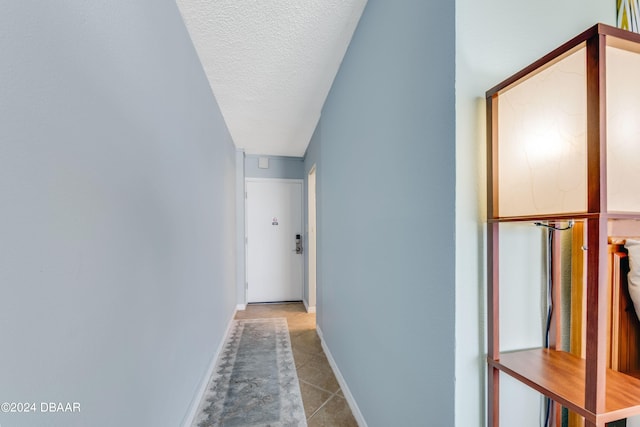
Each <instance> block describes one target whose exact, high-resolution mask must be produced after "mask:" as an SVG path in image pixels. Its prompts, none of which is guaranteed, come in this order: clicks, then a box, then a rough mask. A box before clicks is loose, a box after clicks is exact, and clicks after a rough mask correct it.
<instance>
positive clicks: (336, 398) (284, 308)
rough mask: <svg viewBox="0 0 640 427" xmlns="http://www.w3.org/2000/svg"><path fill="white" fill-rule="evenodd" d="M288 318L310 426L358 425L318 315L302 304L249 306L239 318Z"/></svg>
mask: <svg viewBox="0 0 640 427" xmlns="http://www.w3.org/2000/svg"><path fill="white" fill-rule="evenodd" d="M269 317H285V318H286V319H287V323H288V324H289V335H290V337H291V347H292V350H293V357H294V359H295V363H296V369H297V373H298V379H299V380H300V391H301V393H302V402H303V404H304V411H305V415H306V417H307V423H308V425H309V427H335V426H339V427H351V426H354V427H357V425H358V424H357V423H356V420H355V418H354V417H353V415H352V413H351V410H350V409H349V405H348V404H347V401H346V399H345V398H344V395H343V394H342V390H340V386H339V384H338V381H337V380H336V378H335V375H334V374H333V371H332V370H331V366H330V365H329V362H328V361H327V357H326V356H325V354H324V351H323V350H322V345H321V343H320V338H319V337H318V334H317V333H316V329H315V328H316V315H315V313H307V312H306V311H305V309H304V306H303V305H302V304H300V303H290V304H256V305H248V306H247V309H246V310H245V311H238V312H237V314H236V319H257V318H269Z"/></svg>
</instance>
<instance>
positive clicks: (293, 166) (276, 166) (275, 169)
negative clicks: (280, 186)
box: [244, 154, 304, 179]
mask: <svg viewBox="0 0 640 427" xmlns="http://www.w3.org/2000/svg"><path fill="white" fill-rule="evenodd" d="M260 157H267V158H269V169H260V168H259V167H258V159H259V158H260ZM244 168H245V172H244V173H245V175H244V176H245V178H279V179H303V178H304V162H303V160H302V157H284V156H256V155H253V154H247V155H246V156H245V159H244Z"/></svg>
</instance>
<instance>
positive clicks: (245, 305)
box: [236, 304, 247, 311]
mask: <svg viewBox="0 0 640 427" xmlns="http://www.w3.org/2000/svg"><path fill="white" fill-rule="evenodd" d="M246 309H247V304H238V305H237V306H236V311H245V310H246Z"/></svg>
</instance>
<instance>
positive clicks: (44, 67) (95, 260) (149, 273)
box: [0, 0, 235, 427]
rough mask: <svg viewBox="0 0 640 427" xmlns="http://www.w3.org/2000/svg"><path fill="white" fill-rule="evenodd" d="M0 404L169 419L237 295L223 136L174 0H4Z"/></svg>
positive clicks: (53, 422) (99, 425)
mask: <svg viewBox="0 0 640 427" xmlns="http://www.w3.org/2000/svg"><path fill="white" fill-rule="evenodd" d="M0 52H2V60H1V62H2V66H0V206H2V208H1V209H0V236H1V237H0V241H1V243H0V295H1V297H0V331H2V344H1V346H2V350H1V351H0V384H1V386H0V402H12V401H20V402H79V403H80V404H81V412H80V413H76V414H46V413H45V414H42V413H36V414H0V424H1V425H2V426H6V427H9V426H10V427H27V426H29V427H32V426H44V425H46V426H49V427H74V426H77V427H85V426H92V427H110V426H158V427H163V426H166V427H176V426H179V425H180V423H181V422H182V420H183V418H184V417H185V414H186V413H187V410H188V408H189V405H190V403H191V400H192V398H193V397H194V394H195V393H196V390H197V388H198V386H199V384H200V381H201V380H202V378H203V376H204V374H205V371H206V370H207V367H208V366H209V363H210V361H211V358H212V356H213V355H214V353H215V351H216V349H217V348H218V345H219V343H220V342H221V340H222V338H223V334H224V332H225V329H226V326H227V323H228V321H229V319H230V317H231V316H232V314H233V309H234V306H235V286H234V282H235V235H234V233H235V205H234V204H235V191H234V186H235V160H234V156H235V149H234V147H233V145H232V141H231V138H230V136H229V133H228V132H227V129H226V126H225V123H224V121H223V119H222V116H221V114H220V111H219V109H218V106H217V105H216V102H215V99H214V98H213V96H212V94H211V90H210V88H209V85H208V82H207V80H206V78H205V76H204V74H203V71H202V66H201V65H200V63H199V61H198V58H197V57H196V54H195V51H194V49H193V46H192V44H191V41H190V40H189V36H188V34H187V32H186V30H185V28H184V25H183V23H182V20H181V17H180V14H179V12H178V10H177V7H176V4H175V2H173V1H168V0H165V1H157V0H139V1H135V2H130V1H121V0H114V1H110V2H104V1H101V2H86V1H80V0H68V1H64V2H32V1H18V2H4V4H3V8H2V13H1V14H0Z"/></svg>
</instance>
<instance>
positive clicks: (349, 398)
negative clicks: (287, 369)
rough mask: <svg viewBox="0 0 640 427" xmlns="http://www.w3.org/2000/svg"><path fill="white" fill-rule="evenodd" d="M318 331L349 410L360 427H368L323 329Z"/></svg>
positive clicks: (318, 327) (318, 328)
mask: <svg viewBox="0 0 640 427" xmlns="http://www.w3.org/2000/svg"><path fill="white" fill-rule="evenodd" d="M316 331H317V332H318V336H319V337H320V342H321V343H322V349H323V350H324V354H325V355H326V356H327V360H328V361H329V365H331V369H333V373H334V374H335V376H336V379H337V380H338V384H340V389H342V394H344V397H345V399H347V403H348V404H349V408H351V412H352V413H353V417H354V418H355V419H356V422H357V423H358V426H359V427H368V426H367V422H366V421H365V420H364V417H363V416H362V412H360V408H358V404H357V403H356V400H355V399H354V398H353V394H351V391H350V390H349V387H348V386H347V382H346V380H345V379H344V377H343V376H342V373H340V369H338V365H336V361H335V360H334V358H333V355H332V354H331V351H330V350H329V347H327V344H326V343H325V341H324V337H323V335H322V329H320V326H317V325H316Z"/></svg>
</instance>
